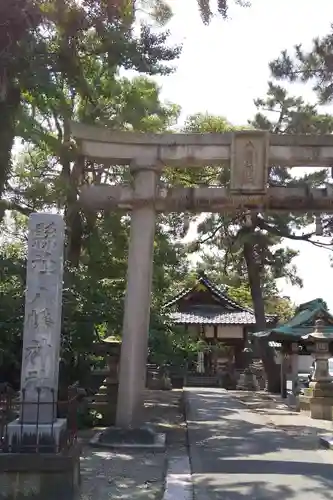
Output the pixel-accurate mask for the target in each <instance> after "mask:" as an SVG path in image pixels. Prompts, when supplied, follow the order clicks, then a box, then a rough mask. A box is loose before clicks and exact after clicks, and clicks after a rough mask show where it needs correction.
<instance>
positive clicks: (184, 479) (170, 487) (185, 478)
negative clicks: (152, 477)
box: [163, 388, 193, 500]
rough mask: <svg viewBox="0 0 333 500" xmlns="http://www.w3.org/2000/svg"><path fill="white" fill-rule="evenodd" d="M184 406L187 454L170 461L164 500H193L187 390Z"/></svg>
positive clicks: (184, 396)
mask: <svg viewBox="0 0 333 500" xmlns="http://www.w3.org/2000/svg"><path fill="white" fill-rule="evenodd" d="M182 406H183V411H184V420H185V423H186V434H187V454H185V453H184V454H183V455H180V456H178V457H175V458H172V459H170V461H169V464H168V468H167V474H166V478H165V490H164V495H163V500H192V499H193V483H192V473H191V464H190V455H189V444H188V440H189V436H188V428H187V407H188V401H187V398H186V391H185V388H184V389H183V395H182Z"/></svg>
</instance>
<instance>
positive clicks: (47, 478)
mask: <svg viewBox="0 0 333 500" xmlns="http://www.w3.org/2000/svg"><path fill="white" fill-rule="evenodd" d="M0 485H1V488H0V500H21V499H22V500H23V499H24V500H30V499H31V500H59V499H61V500H74V499H75V498H76V495H77V494H78V491H79V486H80V446H79V445H78V444H75V445H73V446H72V447H71V449H70V450H69V451H68V452H67V453H66V454H61V453H59V454H37V453H4V454H0Z"/></svg>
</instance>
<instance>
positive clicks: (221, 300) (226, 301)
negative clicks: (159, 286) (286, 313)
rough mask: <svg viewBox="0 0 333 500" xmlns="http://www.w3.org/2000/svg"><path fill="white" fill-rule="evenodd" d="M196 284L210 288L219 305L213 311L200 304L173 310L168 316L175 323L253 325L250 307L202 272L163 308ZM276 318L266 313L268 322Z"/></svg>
mask: <svg viewBox="0 0 333 500" xmlns="http://www.w3.org/2000/svg"><path fill="white" fill-rule="evenodd" d="M198 284H202V285H204V286H205V287H206V288H207V289H208V290H210V292H211V293H212V295H213V296H214V297H216V299H217V303H218V304H219V305H220V307H219V308H218V309H217V310H215V311H209V310H207V309H206V310H204V309H205V307H204V306H202V307H201V308H200V310H199V311H196V310H191V311H187V312H173V313H171V314H170V317H171V319H172V320H173V321H174V322H175V323H176V324H212V325H213V324H215V325H218V324H219V325H254V324H255V323H256V321H255V316H254V311H253V310H252V309H250V308H249V307H245V306H241V305H240V304H238V303H237V302H235V301H234V300H232V299H231V298H230V297H229V296H228V295H227V293H226V292H225V291H222V290H220V289H219V288H218V287H217V286H216V285H214V283H212V282H211V281H210V280H209V279H208V278H207V276H205V275H204V274H201V275H200V276H199V277H198V281H197V283H196V285H195V286H194V287H192V288H188V289H184V290H182V291H181V292H180V293H179V294H178V295H176V297H175V298H174V299H172V300H171V301H170V302H168V303H167V304H165V306H164V309H168V308H169V307H171V306H174V305H175V304H177V302H178V301H179V300H181V299H182V298H184V297H186V295H189V294H190V293H191V292H192V291H194V290H195V288H196V286H197V285H198ZM276 320H277V317H276V316H274V315H272V314H267V315H266V321H267V323H268V324H269V323H275V322H276Z"/></svg>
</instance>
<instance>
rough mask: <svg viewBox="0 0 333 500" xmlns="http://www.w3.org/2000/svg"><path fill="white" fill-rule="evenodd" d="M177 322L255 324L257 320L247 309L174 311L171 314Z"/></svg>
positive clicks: (172, 318)
mask: <svg viewBox="0 0 333 500" xmlns="http://www.w3.org/2000/svg"><path fill="white" fill-rule="evenodd" d="M170 318H171V320H172V321H173V322H174V323H175V324H182V325H184V324H185V325H186V324H188V325H189V324H201V325H204V324H206V325H254V324H255V322H256V320H255V317H254V314H253V313H250V312H246V311H235V312H206V313H202V312H201V313H199V312H195V311H192V312H174V313H171V314H170Z"/></svg>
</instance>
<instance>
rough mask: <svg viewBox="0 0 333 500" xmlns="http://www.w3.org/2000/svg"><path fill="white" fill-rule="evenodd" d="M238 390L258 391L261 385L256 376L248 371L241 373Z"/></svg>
mask: <svg viewBox="0 0 333 500" xmlns="http://www.w3.org/2000/svg"><path fill="white" fill-rule="evenodd" d="M236 389H237V390H238V391H258V390H259V384H258V381H257V379H256V376H255V375H254V374H253V373H252V371H251V370H249V369H247V370H244V372H243V373H241V375H240V377H239V380H238V383H237V386H236Z"/></svg>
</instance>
